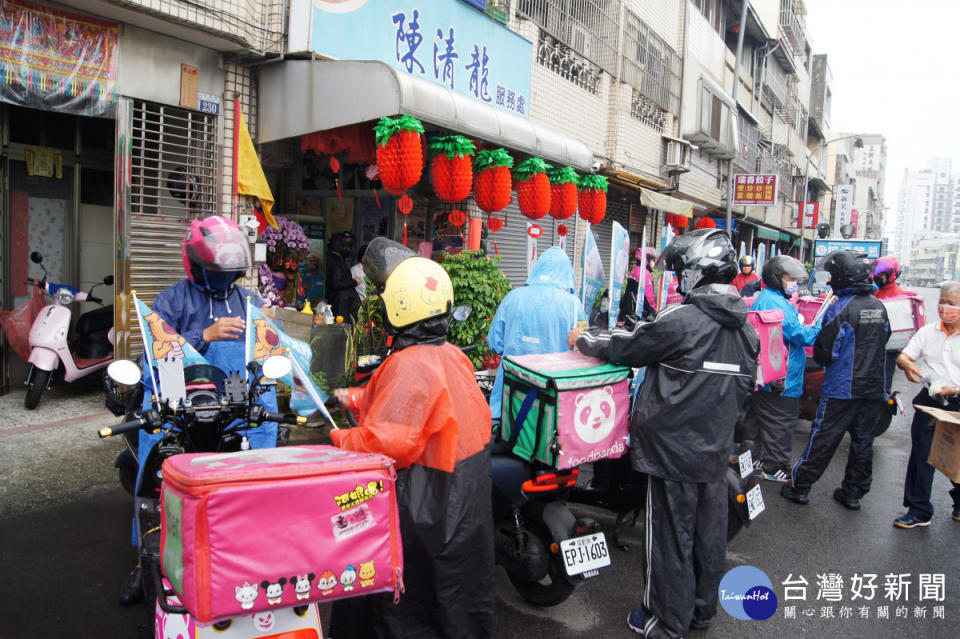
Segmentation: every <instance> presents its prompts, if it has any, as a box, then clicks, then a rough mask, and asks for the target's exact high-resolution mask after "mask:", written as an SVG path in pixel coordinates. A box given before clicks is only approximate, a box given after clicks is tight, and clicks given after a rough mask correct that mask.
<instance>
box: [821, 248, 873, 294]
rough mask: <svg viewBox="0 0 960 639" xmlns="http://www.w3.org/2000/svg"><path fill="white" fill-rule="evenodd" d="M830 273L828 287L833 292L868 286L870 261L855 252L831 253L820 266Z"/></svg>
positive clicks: (864, 255)
mask: <svg viewBox="0 0 960 639" xmlns="http://www.w3.org/2000/svg"><path fill="white" fill-rule="evenodd" d="M820 268H822V269H823V270H825V271H826V272H827V273H830V287H831V288H832V289H833V290H834V291H839V290H840V289H844V288H848V287H850V286H867V287H869V286H870V260H869V259H868V258H867V256H866V254H864V253H859V252H857V251H850V250H845V251H833V252H832V253H830V254H829V255H827V256H826V257H825V258H823V262H821V264H820Z"/></svg>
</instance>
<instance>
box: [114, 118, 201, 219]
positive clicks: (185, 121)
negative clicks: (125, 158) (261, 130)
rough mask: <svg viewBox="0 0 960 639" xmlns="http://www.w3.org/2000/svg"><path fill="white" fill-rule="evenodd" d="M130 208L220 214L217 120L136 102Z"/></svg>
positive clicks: (134, 210)
mask: <svg viewBox="0 0 960 639" xmlns="http://www.w3.org/2000/svg"><path fill="white" fill-rule="evenodd" d="M132 121H133V131H132V135H131V190H130V207H131V212H132V213H133V214H134V215H164V216H172V217H198V216H201V215H209V214H213V213H216V205H217V147H216V142H217V119H216V117H215V116H212V115H208V114H205V113H199V112H197V111H190V110H188V109H181V108H178V107H172V106H166V105H162V104H154V103H151V102H144V101H140V100H137V101H134V103H133V118H132Z"/></svg>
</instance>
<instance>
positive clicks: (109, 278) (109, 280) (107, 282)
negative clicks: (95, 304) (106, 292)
mask: <svg viewBox="0 0 960 639" xmlns="http://www.w3.org/2000/svg"><path fill="white" fill-rule="evenodd" d="M103 283H104V285H106V286H113V275H107V276H106V277H105V278H103Z"/></svg>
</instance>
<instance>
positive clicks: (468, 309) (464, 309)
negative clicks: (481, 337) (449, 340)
mask: <svg viewBox="0 0 960 639" xmlns="http://www.w3.org/2000/svg"><path fill="white" fill-rule="evenodd" d="M471 313H473V307H472V306H470V305H469V304H461V305H460V306H457V307H456V308H454V309H453V319H455V320H457V321H458V322H465V321H467V318H468V317H470V314H471Z"/></svg>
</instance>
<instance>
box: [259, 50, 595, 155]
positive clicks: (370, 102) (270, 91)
mask: <svg viewBox="0 0 960 639" xmlns="http://www.w3.org/2000/svg"><path fill="white" fill-rule="evenodd" d="M259 89H260V95H261V100H260V111H259V116H260V117H259V121H258V136H257V142H260V143H265V142H272V141H274V140H282V139H285V138H292V137H296V136H300V135H305V134H308V133H313V132H315V131H325V130H327V129H333V128H336V127H340V126H344V125H347V124H354V123H356V122H366V121H368V120H377V119H379V118H381V117H383V116H393V115H397V114H400V113H406V114H409V115H412V116H414V117H417V118H420V119H421V120H423V121H424V122H427V123H431V124H435V125H439V126H443V127H446V128H448V129H450V130H452V131H456V132H457V133H461V134H464V135H469V136H475V137H477V138H480V139H482V140H486V141H489V142H493V143H495V144H502V145H503V146H505V147H508V148H511V149H515V150H517V151H520V152H523V153H529V154H530V155H534V156H537V157H541V158H543V159H545V160H547V161H548V162H554V163H557V164H562V165H565V166H571V167H573V168H575V169H578V170H580V171H590V170H591V168H592V165H593V153H592V152H591V151H590V149H589V148H588V147H587V145H586V144H584V143H583V142H581V141H580V140H577V139H575V138H572V137H569V136H566V135H563V134H562V133H559V132H557V131H554V130H553V129H549V128H547V127H544V126H541V125H539V124H535V123H534V122H532V121H530V120H527V119H526V118H522V117H520V116H519V115H513V114H510V113H507V112H506V111H501V110H500V109H497V108H495V107H492V106H489V105H487V104H484V103H482V102H479V101H477V100H473V99H471V98H468V97H466V96H464V95H460V94H459V93H455V92H453V91H451V90H450V89H448V88H446V87H445V86H441V85H439V84H434V83H432V82H429V81H427V80H422V79H420V78H416V77H414V76H411V75H409V74H406V73H403V72H402V71H399V70H397V69H394V68H393V67H391V66H390V65H388V64H385V63H383V62H370V61H355V60H342V61H335V62H326V61H319V60H286V61H284V62H280V63H276V64H269V65H265V66H264V67H263V68H262V70H261V71H260V87H259ZM370 135H373V132H371V133H370Z"/></svg>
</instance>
